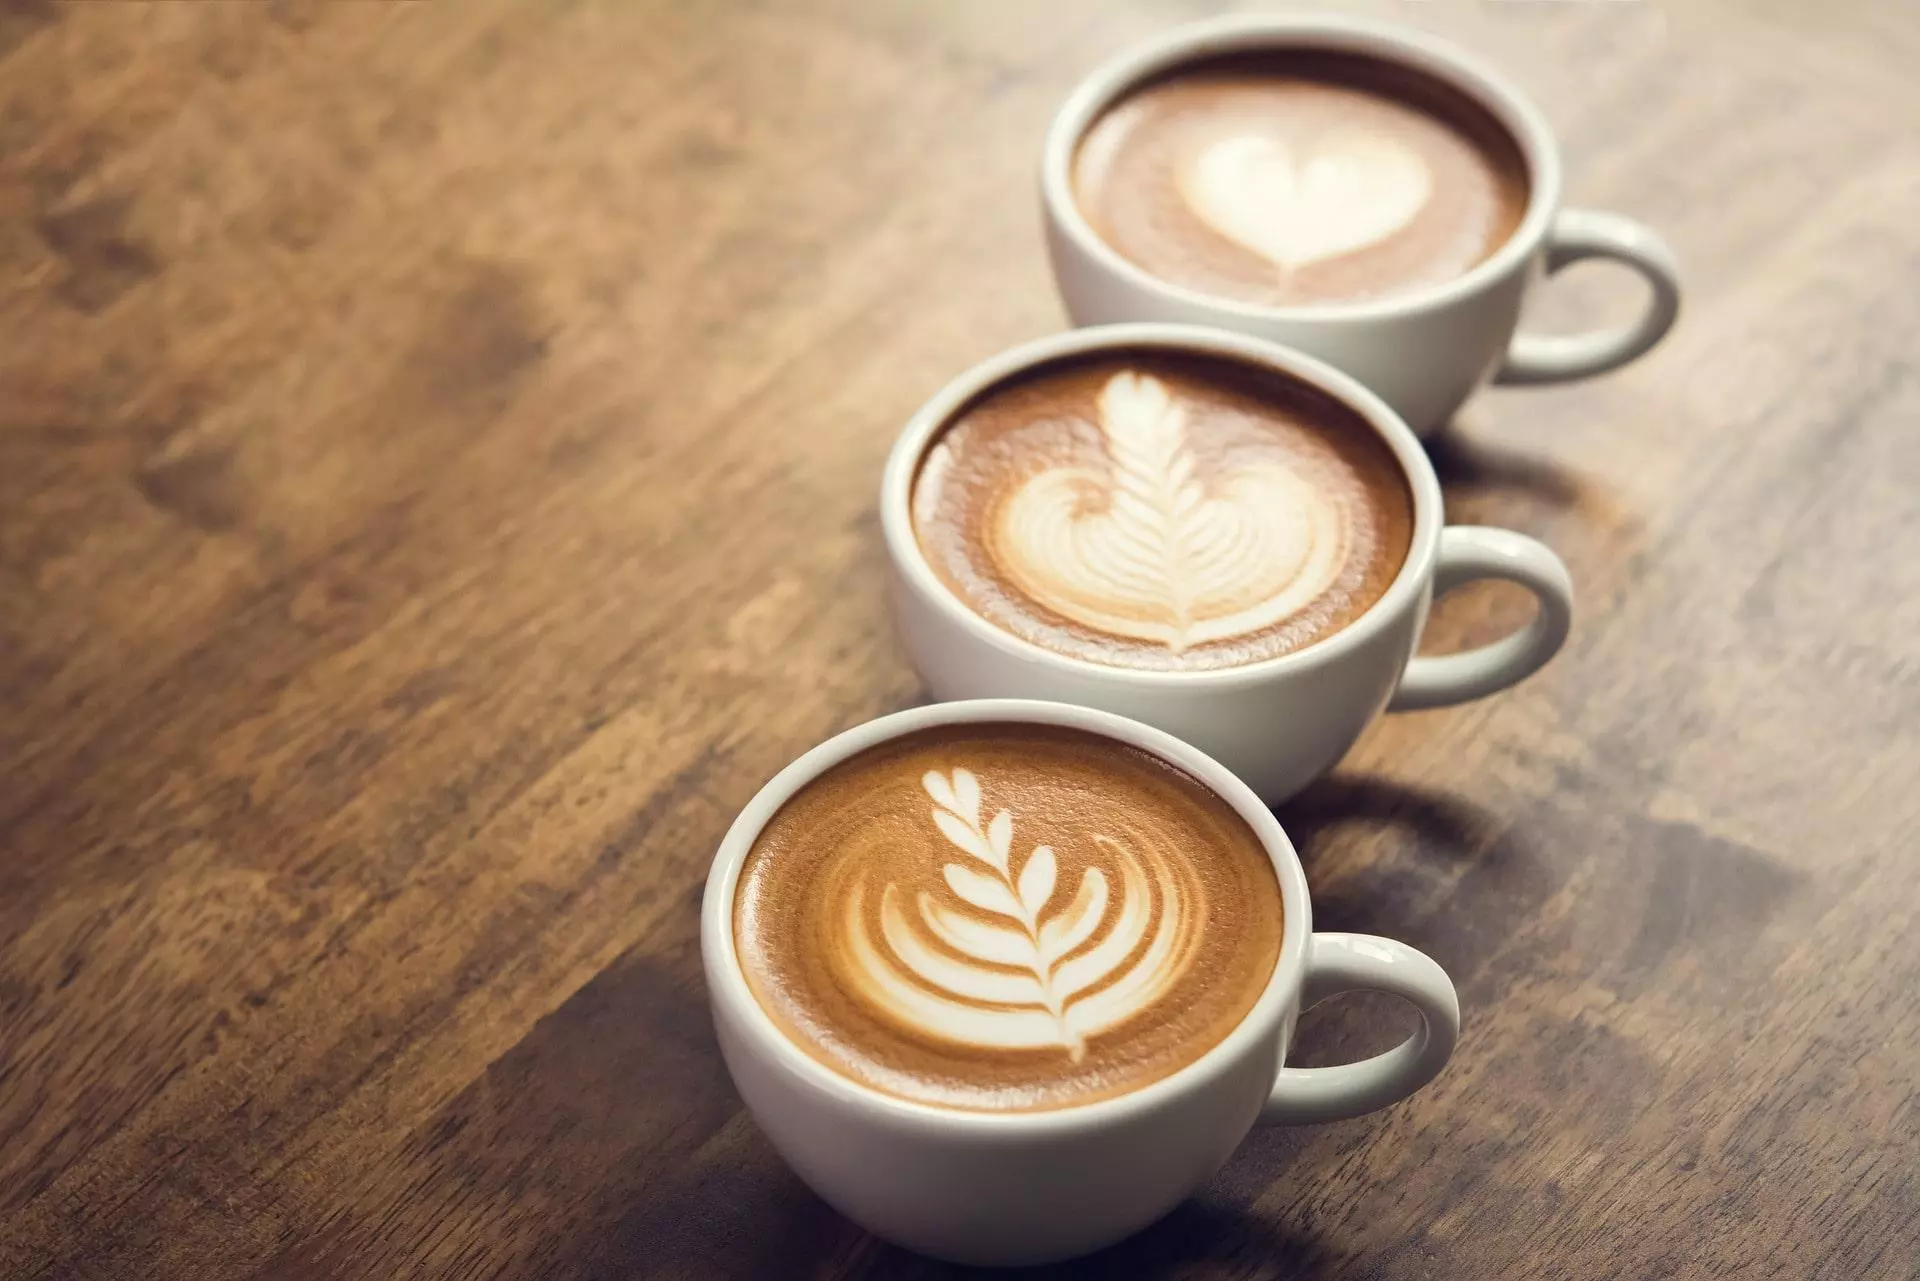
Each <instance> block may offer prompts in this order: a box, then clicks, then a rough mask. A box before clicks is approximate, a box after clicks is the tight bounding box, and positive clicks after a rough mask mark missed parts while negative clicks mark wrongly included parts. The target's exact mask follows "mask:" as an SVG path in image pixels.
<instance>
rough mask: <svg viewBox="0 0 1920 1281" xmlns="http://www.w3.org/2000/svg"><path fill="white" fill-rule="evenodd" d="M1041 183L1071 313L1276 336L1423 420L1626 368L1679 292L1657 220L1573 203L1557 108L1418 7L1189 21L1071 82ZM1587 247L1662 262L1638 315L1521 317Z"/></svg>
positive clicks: (1590, 252)
mask: <svg viewBox="0 0 1920 1281" xmlns="http://www.w3.org/2000/svg"><path fill="white" fill-rule="evenodd" d="M1040 186H1041V200H1042V205H1043V207H1044V212H1045V217H1046V223H1047V243H1048V249H1049V252H1050V254H1051V257H1052V261H1053V271H1054V279H1055V281H1056V283H1057V284H1058V285H1059V288H1060V293H1061V297H1062V299H1063V300H1064V301H1065V303H1066V307H1067V312H1068V314H1069V315H1070V316H1071V317H1072V319H1073V321H1074V323H1075V324H1079V325H1089V324H1107V323H1114V322H1125V321H1171V322H1176V323H1186V324H1208V325H1218V326H1222V327H1224V328H1228V329H1235V330H1239V331H1241V332H1243V333H1248V334H1252V335H1255V336H1257V337H1262V338H1270V339H1273V340H1275V341H1277V342H1281V343H1285V344H1287V345H1288V346H1291V347H1296V348H1298V349H1300V350H1301V351H1305V352H1307V353H1309V354H1311V355H1314V356H1318V357H1319V358H1321V359H1323V360H1325V361H1327V362H1329V363H1330V364H1333V365H1334V366H1336V367H1338V368H1340V369H1342V370H1345V371H1346V372H1347V373H1350V374H1352V375H1354V376H1355V377H1357V378H1359V379H1360V380H1361V381H1362V382H1364V383H1365V384H1367V386H1369V387H1371V388H1372V389H1373V390H1374V391H1376V392H1378V393H1379V394H1380V396H1381V397H1382V398H1383V399H1385V400H1386V401H1387V403H1388V404H1390V405H1392V406H1393V408H1394V409H1395V410H1396V411H1397V412H1398V413H1399V414H1400V416H1401V417H1402V418H1404V419H1405V420H1406V421H1407V423H1408V424H1409V425H1411V426H1412V427H1413V429H1414V430H1415V431H1416V432H1417V433H1420V434H1422V435H1425V434H1428V433H1430V432H1432V431H1434V430H1436V429H1438V428H1439V427H1440V426H1441V425H1442V424H1443V423H1444V422H1445V421H1446V420H1447V419H1448V418H1449V417H1450V416H1451V415H1452V414H1453V412H1454V411H1455V410H1456V409H1458V408H1459V407H1460V405H1461V404H1462V403H1463V402H1464V401H1465V400H1466V399H1467V397H1468V396H1469V395H1471V394H1472V392H1473V391H1474V389H1475V388H1476V387H1478V386H1479V385H1480V384H1481V383H1482V382H1484V381H1486V380H1487V379H1488V378H1489V377H1491V378H1492V379H1493V380H1494V381H1496V382H1502V383H1551V382H1561V381H1565V380H1568V379H1573V378H1583V377H1587V376H1589V375H1593V374H1598V373H1603V372H1605V371H1607V370H1609V369H1614V368H1616V367H1618V366H1620V365H1623V364H1626V363H1627V362H1628V361H1631V360H1633V359H1635V358H1636V357H1638V356H1639V355H1641V354H1642V353H1644V352H1645V351H1647V350H1648V349H1649V348H1651V347H1652V346H1653V345H1654V344H1655V343H1657V342H1658V341H1659V340H1660V339H1661V337H1662V336H1663V335H1665V333H1666V332H1667V330H1668V329H1669V328H1670V327H1671V326H1672V324H1673V321H1674V319H1675V317H1676V316H1677V315H1678V312H1679V301H1680V287H1679V279H1678V273H1677V270H1676V267H1675V265H1674V261H1673V255H1672V253H1671V252H1670V251H1669V250H1668V249H1667V247H1666V245H1665V244H1664V243H1663V242H1662V241H1661V240H1660V238H1659V237H1658V236H1657V235H1655V234H1654V233H1653V232H1652V231H1650V230H1648V229H1647V228H1646V227H1644V226H1642V225H1641V224H1639V223H1637V222H1634V221H1632V220H1631V219H1628V218H1623V217H1621V216H1619V215H1616V214H1608V213H1596V212H1593V211H1589V210H1580V209H1562V208H1561V207H1560V187H1561V171H1560V158H1559V153H1558V149H1557V147H1556V146H1555V143H1554V139H1553V135H1552V132H1551V131H1550V130H1549V129H1548V127H1547V125H1546V122H1545V120H1544V119H1543V118H1542V117H1541V115H1540V112H1539V111H1538V110H1537V109H1536V108H1535V107H1534V106H1533V105H1532V104H1531V103H1530V102H1528V101H1527V99H1526V98H1525V97H1524V96H1523V95H1522V94H1521V93H1520V92H1519V91H1518V90H1517V89H1516V88H1515V87H1514V86H1513V85H1512V84H1511V83H1510V82H1509V81H1507V80H1506V79H1505V77H1503V76H1501V75H1499V74H1498V73H1497V72H1495V71H1493V70H1492V69H1491V68H1488V67H1486V66H1484V65H1483V64H1482V63H1480V62H1479V61H1478V60H1477V59H1475V58H1474V57H1472V56H1471V55H1469V54H1467V53H1466V52H1464V51H1462V50H1460V49H1457V48H1455V47H1453V46H1452V45H1449V44H1446V43H1445V42H1443V41H1440V40H1436V39H1434V38H1432V37H1430V36H1427V35H1425V34H1424V33H1421V32H1418V31H1414V30H1411V29H1409V28H1404V27H1399V26H1393V25H1388V24H1382V23H1376V22H1370V21H1365V20H1362V19H1356V18H1348V17H1341V16H1335V15H1327V14H1293V15H1272V16H1243V17H1231V18H1225V19H1220V20H1215V21H1208V22H1202V23H1197V24H1194V25H1191V26H1186V27H1180V28H1177V29H1175V30H1173V31H1170V32H1168V33H1166V34H1164V35H1162V36H1160V37H1158V38H1156V39H1154V40H1151V41H1149V42H1147V43H1146V44H1144V45H1142V46H1140V47H1138V48H1135V49H1131V50H1129V51H1127V52H1125V53H1123V54H1121V55H1120V56H1119V57H1117V58H1115V59H1113V60H1112V61H1111V62H1109V63H1108V64H1106V65H1105V66H1103V67H1101V68H1100V69H1098V70H1097V71H1095V72H1094V73H1093V74H1092V75H1090V76H1089V77H1088V78H1087V79H1086V80H1085V81H1083V82H1082V83H1081V85H1080V86H1079V87H1078V88H1077V89H1076V90H1075V91H1074V93H1073V94H1072V95H1071V96H1070V97H1069V98H1068V100H1067V102H1066V103H1065V104H1064V105H1063V106H1062V107H1061V109H1060V111H1059V113H1058V114H1057V115H1056V116H1055V118H1054V121H1053V124H1052V126H1051V128H1050V129H1049V131H1048V133H1047V139H1046V143H1045V148H1044V152H1043V155H1042V159H1041V177H1040ZM1588 258H1602V259H1609V260H1612V261H1615V262H1618V263H1621V264H1623V265H1625V266H1627V267H1628V268H1630V269H1632V270H1633V271H1634V272H1636V273H1637V274H1639V275H1640V276H1641V277H1642V278H1643V279H1644V280H1645V281H1646V282H1647V284H1648V286H1649V287H1650V291H1651V293H1650V298H1649V301H1648V304H1647V306H1646V307H1645V309H1644V310H1643V311H1642V312H1641V314H1640V315H1639V317H1638V318H1637V319H1635V320H1634V321H1633V322H1632V323H1630V324H1627V325H1625V326H1623V327H1621V328H1618V329H1612V330H1605V331H1601V332H1597V333H1590V334H1583V335H1578V336H1545V335H1537V334H1517V335H1516V332H1515V331H1516V328H1517V326H1518V323H1519V315H1520V307H1521V301H1522V299H1523V297H1524V296H1525V294H1526V293H1527V291H1528V290H1529V288H1531V287H1532V285H1533V284H1534V283H1536V282H1537V281H1538V280H1539V279H1540V278H1541V277H1543V276H1544V275H1546V274H1547V273H1550V272H1555V271H1558V270H1560V269H1561V268H1562V267H1565V266H1567V265H1569V264H1571V263H1574V262H1578V261H1581V260H1583V259H1588Z"/></svg>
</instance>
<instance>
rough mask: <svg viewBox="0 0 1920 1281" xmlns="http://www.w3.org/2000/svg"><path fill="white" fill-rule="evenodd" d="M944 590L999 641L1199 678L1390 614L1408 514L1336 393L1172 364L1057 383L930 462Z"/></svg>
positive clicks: (1144, 361) (927, 525)
mask: <svg viewBox="0 0 1920 1281" xmlns="http://www.w3.org/2000/svg"><path fill="white" fill-rule="evenodd" d="M913 519H914V527H915V531H916V534H917V535H918V538H919V541H920V546H921V550H922V552H923V553H924V554H925V555H926V557H927V560H928V563H929V564H930V566H931V567H932V569H933V571H934V573H935V574H936V575H938V576H939V577H940V578H941V579H942V580H943V581H944V582H945V583H946V584H947V586H948V587H949V588H950V589H951V590H952V591H953V592H954V593H955V594H956V595H957V596H959V597H960V599H961V600H963V601H964V602H965V603H966V604H967V605H968V606H969V607H970V608H972V609H974V610H975V611H977V612H978V613H980V614H981V615H982V616H983V617H985V618H986V619H987V620H988V621H989V622H992V623H994V624H995V625H997V626H999V627H1002V628H1005V629H1006V630H1008V631H1010V632H1012V633H1014V634H1015V635H1017V636H1020V637H1022V638H1023V639H1026V640H1030V641H1033V642H1034V643H1036V644H1039V645H1042V646H1045V647H1047V648H1049V649H1053V650H1057V651H1059V652H1062V653H1065V654H1068V655H1071V656H1074V657H1078V658H1084V659H1087V660H1089V661H1093V662H1099V663H1104V664H1108V665H1113V666H1123V667H1139V668H1153V669H1161V670H1196V669H1204V668H1213V667H1226V666H1233V665H1236V664H1240V663H1247V662H1254V661H1258V660H1259V659H1262V658H1269V657H1273V656H1276V655H1279V654H1283V653H1287V652H1290V651H1292V650H1294V649H1298V648H1300V647H1301V646H1303V645H1307V644H1311V643H1312V642H1314V641H1315V640H1318V639H1321V638H1323V637H1325V636H1327V635H1330V634H1332V633H1333V632H1335V631H1337V630H1339V629H1340V628H1341V627H1344V626H1345V625H1346V624H1347V623H1349V622H1351V621H1352V620H1353V619H1354V618H1356V617H1358V616H1359V614H1360V613H1362V612H1364V611H1365V609H1366V608H1367V607H1368V606H1369V605H1371V604H1372V603H1373V601H1374V600H1376V599H1378V598H1379V596H1380V594H1381V593H1382V592H1383V591H1385V589H1386V587H1387V585H1388V584H1389V583H1390V582H1391V581H1392V579H1393V577H1394V575H1395V574H1396V573H1397V572H1398V570H1399V568H1400V565H1401V562H1402V561H1403V560H1404V559H1405V555H1406V549H1407V545H1408V540H1409V538H1410V530H1411V524H1412V501H1411V498H1410V495H1409V491H1408V489H1407V484H1406V480H1405V477H1404V475H1403V474H1402V473H1401V471H1400V470H1399V467H1398V464H1397V463H1396V462H1395V461H1394V460H1393V458H1392V456H1391V452H1390V451H1389V450H1388V448H1387V447H1386V445H1385V444H1384V443H1383V442H1382V441H1381V440H1380V439H1379V438H1378V437H1377V436H1376V435H1375V434H1374V433H1373V431H1372V430H1371V429H1370V428H1369V427H1368V426H1367V424H1366V423H1365V422H1364V421H1363V420H1361V419H1360V418H1359V416H1358V415H1357V414H1355V413H1354V411H1353V410H1351V409H1349V408H1347V407H1346V406H1344V405H1342V404H1340V403H1339V402H1337V401H1335V400H1333V399H1332V398H1331V397H1328V396H1326V395H1325V394H1324V393H1321V392H1318V391H1317V390H1315V389H1313V388H1310V387H1308V386H1306V385H1305V384H1302V383H1298V382H1295V381H1293V380H1290V379H1287V378H1284V377H1282V376H1280V375H1277V374H1271V373H1262V372H1260V371H1256V370H1254V369H1252V368H1251V367H1249V366H1243V365H1240V364H1237V363H1236V362H1233V361H1229V360H1224V359H1213V358H1203V357H1198V356H1171V355H1168V354H1166V353H1145V352H1143V353H1141V354H1140V355H1139V356H1137V357H1134V356H1127V355H1124V354H1122V355H1119V356H1112V357H1102V358H1097V359H1088V360H1081V361H1077V362H1063V363H1061V364H1057V365H1053V366H1047V367H1043V368H1042V369H1040V370H1037V371H1033V372H1031V373H1029V374H1027V375H1023V376H1021V377H1020V378H1017V379H1014V380H1012V381H1010V382H1009V383H1006V384H1003V385H1001V386H999V387H996V388H993V389H990V390H989V391H988V392H987V393H986V394H985V395H983V396H982V397H980V398H978V399H977V400H976V401H975V402H974V403H972V404H971V405H969V406H967V407H966V408H965V409H963V410H962V411H961V413H960V414H959V415H958V416H957V417H956V418H955V420H954V422H953V424H952V425H951V426H950V427H949V428H948V429H947V430H946V431H945V432H944V433H943V434H942V435H941V436H940V437H939V438H938V439H937V440H936V441H935V443H934V444H933V446H932V447H931V448H930V449H929V450H928V453H927V455H926V457H925V459H924V460H923V462H922V464H921V469H920V474H919V476H918V477H917V478H916V481H915V484H914V493H913Z"/></svg>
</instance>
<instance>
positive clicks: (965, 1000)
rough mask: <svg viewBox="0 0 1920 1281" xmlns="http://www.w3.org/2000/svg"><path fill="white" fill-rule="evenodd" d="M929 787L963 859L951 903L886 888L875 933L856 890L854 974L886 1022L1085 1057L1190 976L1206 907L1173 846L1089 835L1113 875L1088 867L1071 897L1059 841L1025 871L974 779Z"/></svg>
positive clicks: (1007, 817)
mask: <svg viewBox="0 0 1920 1281" xmlns="http://www.w3.org/2000/svg"><path fill="white" fill-rule="evenodd" d="M921 786H922V787H923V788H924V789H925V791H926V793H927V795H928V796H929V797H930V798H932V800H933V802H934V804H933V808H932V810H931V811H930V817H931V819H932V822H933V825H934V827H935V829H936V830H937V831H938V832H939V833H940V834H941V836H942V837H944V838H945V839H946V841H947V843H948V845H949V846H951V847H952V851H953V853H954V854H955V855H956V856H957V857H955V858H954V859H952V860H951V861H948V862H946V863H945V864H944V865H943V866H942V868H941V876H942V881H943V883H944V885H945V887H946V889H947V890H948V891H950V892H951V896H952V897H951V898H950V899H949V898H947V897H945V896H942V895H938V894H936V893H934V892H931V891H928V890H922V891H920V892H919V893H918V894H917V895H914V896H912V900H911V901H909V895H908V894H907V892H905V891H903V890H901V889H900V888H899V887H898V886H897V885H894V884H891V883H889V884H887V885H885V886H884V887H883V888H882V889H881V890H880V901H879V913H878V918H879V925H880V928H879V937H878V938H877V939H876V938H874V937H873V936H872V934H871V932H870V931H869V928H868V925H867V919H868V912H867V898H866V887H865V883H864V882H856V883H855V886H854V890H853V894H852V896H851V901H850V902H849V904H848V908H847V915H846V918H845V919H846V924H847V937H848V940H849V945H850V946H849V956H850V957H851V959H852V961H853V964H854V967H855V974H854V977H855V980H856V981H857V982H859V983H860V984H861V985H862V986H863V988H864V992H865V995H866V996H867V997H868V998H869V999H870V1000H871V1001H872V1002H873V1003H874V1004H876V1005H877V1006H878V1007H879V1008H880V1010H882V1011H883V1012H884V1013H885V1014H887V1015H888V1016H890V1017H891V1018H893V1019H895V1020H898V1021H899V1022H900V1023H902V1024H904V1025H906V1026H908V1027H911V1028H914V1029H916V1030H918V1031H919V1032H921V1033H924V1034H928V1035H931V1036H934V1037H937V1038H940V1039H942V1040H945V1041H950V1042H955V1043H959V1044H963V1045H973V1046H977V1047H980V1048H983V1049H996V1050H1000V1049H1021V1048H1032V1049H1041V1048H1050V1047H1051V1048H1058V1049H1062V1050H1065V1051H1066V1052H1067V1054H1068V1056H1069V1057H1070V1058H1071V1059H1073V1060H1074V1061H1078V1060H1079V1059H1081V1058H1082V1057H1084V1055H1085V1053H1086V1043H1087V1038H1088V1037H1090V1036H1094V1035H1096V1034H1098V1033H1100V1032H1102V1031H1105V1030H1107V1029H1109V1028H1112V1027H1116V1026H1118V1025H1119V1024H1121V1023H1124V1022H1125V1021H1126V1020H1128V1019H1130V1018H1132V1017H1134V1016H1135V1015H1136V1014H1139V1013H1141V1012H1142V1011H1144V1010H1145V1009H1147V1008H1148V1007H1149V1006H1151V1005H1152V1004H1153V1003H1154V1002H1155V1001H1157V1000H1158V999H1159V998H1160V997H1161V996H1162V995H1164V994H1165V993H1166V991H1167V990H1168V989H1169V988H1170V987H1171V986H1172V985H1173V983H1174V982H1175V981H1177V980H1178V979H1179V977H1180V976H1181V974H1182V973H1184V972H1185V970H1186V968H1187V966H1188V964H1189V963H1190V961H1191V958H1192V954H1193V950H1194V940H1195V938H1196V936H1197V931H1198V928H1199V915H1200V909H1201V905H1200V904H1199V903H1197V902H1194V901H1191V897H1190V893H1189V892H1187V891H1184V890H1183V889H1182V881H1181V878H1180V877H1179V876H1178V875H1177V874H1176V871H1175V868H1174V866H1173V865H1172V863H1171V861H1170V860H1171V859H1174V858H1177V857H1179V856H1178V853H1177V852H1176V851H1164V850H1144V851H1136V850H1133V849H1131V848H1129V847H1128V846H1127V845H1125V844H1123V843H1122V842H1120V841H1117V840H1115V839H1113V838H1112V837H1110V836H1107V835H1105V834H1101V833H1089V834H1088V836H1087V840H1088V842H1089V844H1090V845H1091V846H1092V847H1093V848H1094V849H1097V850H1098V851H1100V852H1101V853H1102V854H1103V855H1105V856H1106V863H1107V865H1108V866H1109V867H1111V868H1112V869H1113V871H1114V875H1113V876H1109V874H1108V872H1107V871H1104V870H1102V868H1101V867H1100V866H1094V865H1091V864H1090V865H1088V866H1086V867H1084V868H1082V869H1081V871H1080V876H1079V879H1078V882H1077V884H1076V885H1075V886H1074V888H1073V891H1072V893H1071V894H1067V893H1064V892H1063V890H1064V887H1063V886H1062V884H1061V875H1060V867H1061V864H1060V859H1059V856H1058V855H1057V854H1056V853H1055V851H1054V850H1053V848H1052V847H1050V846H1047V845H1036V846H1035V847H1033V848H1032V849H1031V850H1030V851H1028V853H1027V855H1026V857H1025V858H1024V859H1021V860H1018V862H1017V863H1016V861H1015V860H1014V858H1013V851H1014V827H1015V820H1014V816H1013V814H1012V812H1011V811H1009V810H1005V809H1001V810H999V811H997V812H996V813H994V815H993V817H992V818H991V819H989V820H987V821H986V822H984V823H983V822H982V821H981V800H982V797H981V789H980V784H979V780H978V779H977V778H976V777H975V776H974V774H973V772H972V771H970V770H968V769H965V768H955V769H954V770H953V771H952V772H951V774H942V773H940V772H939V771H937V770H936V771H929V772H928V773H927V774H926V775H925V776H924V778H923V779H922V780H921ZM1115 880H1117V881H1118V884H1117V885H1115V884H1114V883H1113V882H1114V881H1115Z"/></svg>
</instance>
